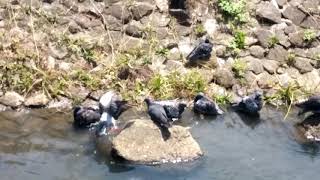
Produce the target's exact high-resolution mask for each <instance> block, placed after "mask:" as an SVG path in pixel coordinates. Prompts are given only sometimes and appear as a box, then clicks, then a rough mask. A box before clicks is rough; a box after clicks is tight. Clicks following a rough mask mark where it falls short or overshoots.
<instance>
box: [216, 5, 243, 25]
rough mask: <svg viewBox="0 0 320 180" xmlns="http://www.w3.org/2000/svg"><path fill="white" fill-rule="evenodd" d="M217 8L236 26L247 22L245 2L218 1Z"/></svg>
mask: <svg viewBox="0 0 320 180" xmlns="http://www.w3.org/2000/svg"><path fill="white" fill-rule="evenodd" d="M218 7H219V9H220V10H221V11H222V12H223V14H224V15H225V17H226V18H227V19H230V20H232V21H233V22H235V23H237V24H242V23H245V22H247V20H248V13H247V12H246V0H239V1H236V0H218Z"/></svg>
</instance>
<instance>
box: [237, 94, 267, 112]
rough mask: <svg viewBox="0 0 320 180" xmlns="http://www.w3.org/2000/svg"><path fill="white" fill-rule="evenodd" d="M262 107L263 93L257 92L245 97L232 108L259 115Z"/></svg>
mask: <svg viewBox="0 0 320 180" xmlns="http://www.w3.org/2000/svg"><path fill="white" fill-rule="evenodd" d="M262 105H263V99H262V92H259V91H256V92H254V93H253V94H252V95H250V96H245V97H244V98H242V100H241V101H240V102H238V103H235V104H233V105H232V107H234V108H235V109H236V110H238V111H241V112H244V113H248V114H252V115H253V114H258V113H259V111H260V110H261V109H262Z"/></svg>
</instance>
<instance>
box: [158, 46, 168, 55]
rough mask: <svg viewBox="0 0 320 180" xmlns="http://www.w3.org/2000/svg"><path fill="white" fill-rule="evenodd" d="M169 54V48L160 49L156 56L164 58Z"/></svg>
mask: <svg viewBox="0 0 320 180" xmlns="http://www.w3.org/2000/svg"><path fill="white" fill-rule="evenodd" d="M168 53H169V49H168V48H158V49H156V54H157V55H159V56H163V57H166V56H167V55H168Z"/></svg>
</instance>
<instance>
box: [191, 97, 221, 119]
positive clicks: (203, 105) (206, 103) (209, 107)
mask: <svg viewBox="0 0 320 180" xmlns="http://www.w3.org/2000/svg"><path fill="white" fill-rule="evenodd" d="M193 111H194V112H195V113H199V114H203V115H221V114H223V113H224V112H223V111H222V110H221V109H220V108H219V106H218V105H217V104H216V103H215V102H214V101H212V100H211V99H209V98H208V97H206V96H205V95H204V94H203V93H199V94H197V96H196V97H195V98H194V101H193Z"/></svg>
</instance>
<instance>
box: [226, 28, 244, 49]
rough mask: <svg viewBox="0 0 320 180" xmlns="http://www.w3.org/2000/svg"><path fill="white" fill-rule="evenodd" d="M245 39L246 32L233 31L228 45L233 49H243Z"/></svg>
mask: <svg viewBox="0 0 320 180" xmlns="http://www.w3.org/2000/svg"><path fill="white" fill-rule="evenodd" d="M245 40H246V33H245V32H243V31H240V30H237V31H236V32H235V35H234V38H233V41H232V42H231V44H230V47H231V48H233V49H244V47H245Z"/></svg>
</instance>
